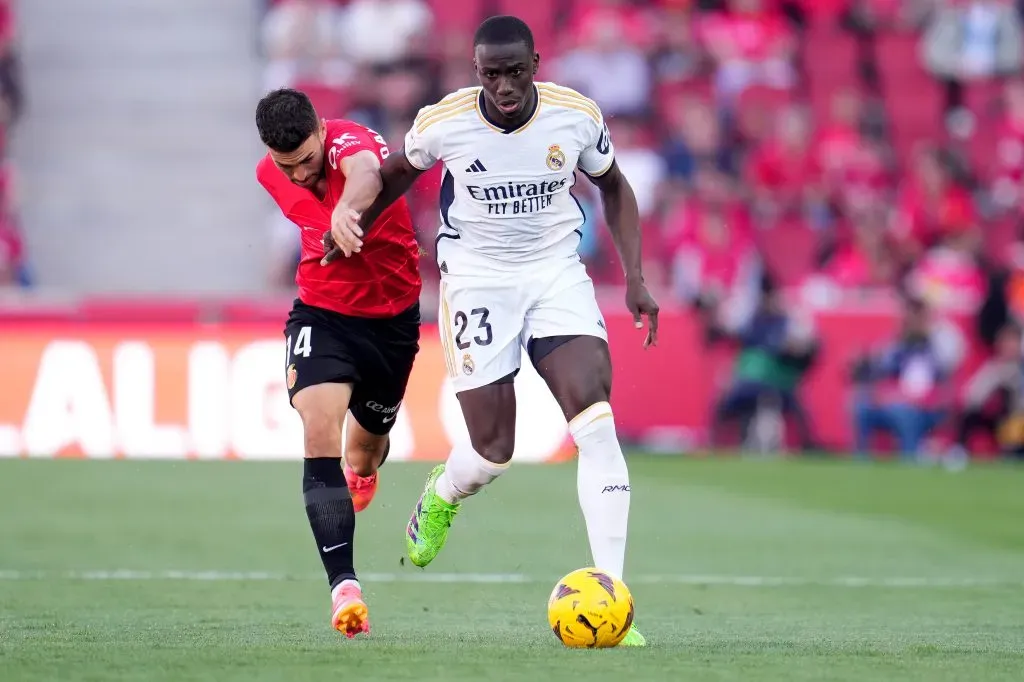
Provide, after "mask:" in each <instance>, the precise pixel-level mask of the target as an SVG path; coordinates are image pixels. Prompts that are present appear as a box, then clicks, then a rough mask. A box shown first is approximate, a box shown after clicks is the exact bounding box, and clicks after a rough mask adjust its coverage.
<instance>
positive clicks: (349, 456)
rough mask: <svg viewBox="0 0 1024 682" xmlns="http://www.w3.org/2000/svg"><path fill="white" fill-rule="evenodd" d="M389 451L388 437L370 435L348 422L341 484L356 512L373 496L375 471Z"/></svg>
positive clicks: (377, 480) (377, 479)
mask: <svg viewBox="0 0 1024 682" xmlns="http://www.w3.org/2000/svg"><path fill="white" fill-rule="evenodd" d="M390 447H391V440H390V437H389V436H388V435H386V434H385V435H378V434H375V433H370V432H369V431H367V430H366V429H364V428H363V427H362V426H360V425H359V422H357V421H356V420H355V419H350V420H349V422H348V438H347V442H346V444H345V480H346V481H347V482H348V489H349V492H351V493H352V504H353V505H354V507H355V510H356V511H357V512H361V511H363V510H364V509H366V508H367V507H368V506H369V504H370V502H371V501H372V500H373V497H374V495H376V494H377V486H378V482H379V476H378V474H377V469H378V468H379V467H380V465H381V464H382V463H383V462H384V460H385V459H387V456H388V451H389V449H390Z"/></svg>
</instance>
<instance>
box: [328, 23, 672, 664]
mask: <svg viewBox="0 0 1024 682" xmlns="http://www.w3.org/2000/svg"><path fill="white" fill-rule="evenodd" d="M473 61H474V68H475V70H476V74H477V77H478V78H479V80H480V87H473V88H465V89H463V90H459V91H457V92H455V93H452V94H451V95H449V96H447V97H445V98H444V99H442V100H441V101H440V102H439V103H437V104H435V105H433V106H428V107H425V108H424V109H422V110H420V112H419V115H418V116H417V117H416V120H415V122H414V124H413V126H412V129H411V130H409V133H408V134H407V135H406V138H405V148H404V149H403V150H402V151H401V152H398V153H393V154H391V155H390V156H389V158H388V159H386V160H385V162H384V164H383V166H382V168H381V178H382V180H383V189H382V190H381V193H380V195H379V196H378V197H377V200H376V201H375V202H374V204H373V205H372V206H371V207H370V208H369V209H367V210H366V211H365V212H364V213H363V214H362V215H361V216H359V215H355V214H353V215H352V216H351V220H350V222H349V225H348V234H345V230H344V229H342V230H336V231H335V235H334V237H335V240H334V242H335V244H336V248H335V249H334V250H333V251H332V252H331V253H329V254H328V255H327V256H326V260H330V259H333V258H335V257H337V256H338V255H339V253H345V254H350V253H353V252H357V251H360V249H361V247H362V239H361V238H362V236H363V235H364V234H365V232H366V230H368V229H369V226H370V225H372V224H373V222H374V220H375V219H376V217H377V216H379V215H380V213H381V212H382V211H383V210H384V209H385V208H386V207H387V206H388V205H390V204H391V203H392V202H394V201H395V200H397V199H398V197H400V196H402V194H404V193H405V192H406V191H407V190H408V189H409V188H410V187H411V186H412V184H413V181H415V179H416V178H417V177H418V176H419V175H420V174H421V173H423V172H424V171H426V170H427V169H429V168H430V167H431V166H433V165H434V164H435V163H437V162H439V161H440V162H442V163H443V164H444V170H445V172H444V180H443V181H442V184H441V192H440V206H441V222H442V224H441V227H440V230H439V231H438V235H437V240H436V242H437V262H438V266H439V268H440V270H441V302H440V313H439V317H438V325H439V328H440V334H441V342H442V346H443V348H444V351H445V360H446V362H447V368H448V375H449V376H450V377H451V379H452V382H453V384H454V387H455V390H456V392H457V394H458V398H459V402H460V404H461V406H462V412H463V415H464V416H465V419H466V424H467V426H468V428H469V435H470V445H468V446H457V447H456V448H455V449H454V450H453V451H452V453H451V454H450V456H449V457H448V461H447V462H446V463H445V464H441V465H439V466H437V467H436V468H435V469H434V470H433V471H432V472H431V473H430V476H429V477H428V479H427V483H426V487H425V489H424V492H423V495H422V496H421V497H420V499H419V502H418V503H417V505H416V508H415V510H414V512H413V515H412V518H411V519H410V521H409V525H408V527H407V538H406V540H407V545H408V552H409V557H410V559H411V560H412V562H413V563H414V564H416V565H417V566H426V565H427V564H428V563H430V562H431V561H432V560H433V559H434V557H435V556H437V554H438V552H439V551H440V550H441V548H442V547H443V546H444V543H445V540H446V539H447V537H448V530H449V528H450V526H451V523H452V520H453V519H454V518H455V515H456V514H457V513H458V511H459V509H460V508H461V503H462V500H464V499H465V498H467V497H469V496H471V495H473V494H475V493H476V492H477V491H479V490H480V489H481V488H482V487H483V486H485V485H487V484H488V483H490V482H491V481H493V480H494V479H496V478H498V477H499V476H500V475H501V474H502V473H504V472H505V470H506V469H507V468H508V464H509V461H510V460H511V459H512V451H513V448H514V445H515V442H514V441H515V423H516V422H515V419H516V416H515V413H516V399H515V389H514V385H513V379H514V378H515V375H516V373H517V372H518V371H519V366H520V360H521V357H522V350H521V349H522V348H523V347H525V348H526V349H527V351H528V354H529V356H530V359H531V361H532V362H533V364H534V366H535V367H536V369H537V372H538V373H539V374H540V376H541V377H542V378H543V379H544V380H545V381H546V382H547V385H548V387H549V388H550V389H551V392H552V393H553V394H554V397H555V399H556V400H557V401H558V404H559V406H560V407H561V409H562V411H563V412H564V414H565V418H566V419H567V420H568V422H569V431H570V433H571V434H572V437H573V439H574V441H575V443H576V446H577V448H578V449H579V462H578V475H577V488H578V493H579V500H580V506H581V507H582V510H583V515H584V517H585V519H586V524H587V535H588V538H589V540H590V549H591V553H592V555H593V560H594V565H595V566H596V567H597V568H599V569H601V570H603V571H606V572H608V573H610V574H612V575H614V576H616V577H620V578H621V577H622V572H623V564H624V560H625V550H626V527H627V519H628V516H629V498H630V488H629V473H628V471H627V468H626V460H625V458H624V457H623V455H622V448H621V447H620V445H619V441H618V437H617V436H616V433H615V421H614V419H613V417H612V409H611V406H610V404H609V402H608V401H609V398H610V394H611V376H612V373H611V360H610V357H609V353H608V342H607V332H606V330H605V324H604V320H603V318H602V315H601V311H600V309H599V308H598V305H597V300H596V297H595V294H594V286H593V283H592V282H591V280H590V277H589V276H588V275H587V272H586V268H585V267H584V265H583V263H582V262H581V261H580V257H579V255H578V254H577V247H578V246H579V243H580V239H581V236H582V233H581V232H580V229H581V227H582V225H583V221H584V216H583V211H582V209H581V208H580V205H579V203H577V201H576V199H575V198H574V197H573V196H572V194H571V192H570V190H571V189H572V186H573V184H574V183H575V182H576V174H575V171H576V170H577V169H578V170H580V171H582V173H583V174H584V175H585V176H586V177H587V178H588V179H589V180H590V181H591V182H593V183H594V184H595V185H596V186H597V187H598V189H599V190H600V193H601V199H602V203H603V206H604V214H605V219H606V222H607V223H608V227H609V229H610V231H611V233H612V236H613V238H614V241H615V244H616V247H617V248H618V251H619V254H620V256H621V258H622V261H623V265H624V268H625V271H626V281H627V286H626V306H627V307H628V308H629V310H630V312H631V313H632V314H633V318H634V322H635V325H636V327H637V328H638V329H642V328H643V322H642V316H646V317H647V318H648V330H647V334H646V337H645V339H644V346H645V347H647V346H651V345H654V344H655V343H656V341H657V331H658V305H657V303H655V301H654V299H653V298H652V297H651V295H650V293H649V292H648V291H647V287H646V286H645V284H644V279H643V273H642V269H641V249H640V221H639V213H638V210H637V204H636V197H635V196H634V194H633V190H632V188H631V187H630V186H629V183H628V182H627V181H626V179H625V177H623V175H622V173H621V172H620V171H619V167H618V165H617V164H616V163H615V153H614V148H613V146H612V142H611V139H610V137H609V134H608V128H607V126H606V125H605V122H604V118H603V117H602V114H601V110H600V108H599V107H598V106H597V104H595V103H594V102H593V101H592V100H590V99H587V98H586V97H584V96H582V95H580V94H579V93H577V92H575V91H574V90H571V89H569V88H564V87H560V86H558V85H554V84H552V83H542V82H534V80H533V78H534V75H535V74H536V71H537V67H538V65H539V63H540V57H539V55H538V54H537V53H536V52H535V51H534V43H533V35H532V33H531V32H530V29H529V27H528V26H527V25H526V24H525V23H524V22H523V21H521V20H520V19H517V18H515V17H509V16H498V17H492V18H490V19H488V20H487V21H485V22H484V23H483V24H481V25H480V27H479V28H478V29H477V32H476V35H475V37H474V60H473ZM335 244H330V245H329V246H335ZM367 255H368V254H367ZM645 643H646V642H645V640H644V638H643V636H642V635H641V634H640V633H639V632H638V631H637V630H636V628H635V627H633V628H632V629H631V630H630V632H629V633H628V634H627V636H626V638H625V639H624V640H623V641H622V644H623V645H625V646H644V644H645Z"/></svg>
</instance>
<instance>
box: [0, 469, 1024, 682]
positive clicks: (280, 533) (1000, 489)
mask: <svg viewBox="0 0 1024 682" xmlns="http://www.w3.org/2000/svg"><path fill="white" fill-rule="evenodd" d="M426 471H427V468H426V467H424V466H421V465H412V464H389V465H388V466H387V467H386V468H385V469H384V472H383V476H384V483H383V487H382V490H381V492H380V494H379V495H378V498H377V500H375V502H374V505H373V506H372V507H371V508H370V510H368V511H367V512H366V513H365V514H362V515H360V517H359V527H358V536H357V552H356V559H357V563H358V565H359V567H360V569H361V570H362V571H363V573H364V587H365V588H366V591H367V599H368V602H369V604H370V608H371V616H372V620H373V627H374V630H373V634H372V636H371V637H370V638H367V639H364V640H356V641H347V640H344V638H342V637H340V636H338V635H337V634H336V633H334V632H333V631H332V630H331V629H330V627H329V625H328V610H329V608H328V607H329V604H328V595H327V590H326V582H325V580H324V578H323V576H322V573H321V569H320V566H319V562H318V560H317V557H316V552H315V550H314V546H313V542H312V539H311V537H310V535H309V530H308V528H307V526H306V522H305V516H304V512H303V510H302V505H301V501H300V500H301V494H300V467H299V466H298V465H297V464H282V463H274V464H260V463H198V462H197V463H167V462H72V461H60V462H50V461H0V680H3V681H4V682H8V681H11V682H13V681H20V680H60V681H61V682H64V681H69V680H97V681H99V680H103V681H104V682H107V681H112V680H132V681H145V682H150V681H154V680H175V681H179V680H210V681H211V682H212V681H216V682H226V681H232V680H239V681H245V682H255V681H257V680H267V681H271V680H287V681H292V680H318V681H323V680H327V679H345V680H354V681H358V682H362V681H375V680H388V681H395V680H418V681H426V680H445V681H447V682H458V681H461V680H530V681H531V682H547V681H549V680H559V681H560V680H587V681H590V680H594V681H597V680H621V679H623V678H626V677H628V678H630V679H632V680H687V681H690V680H693V681H702V680H709V681H710V680H714V681H723V682H724V681H732V680H736V681H740V680H743V681H744V682H746V681H748V680H757V681H758V682H774V681H776V680H778V681H784V682H798V681H805V680H806V681H808V682H811V681H814V682H820V681H825V680H829V681H832V680H835V681H838V680H849V681H851V682H873V681H876V680H900V681H907V680H911V681H912V680H920V681H922V682H945V681H950V682H953V681H956V682H964V681H968V682H987V681H989V680H1008V681H1009V680H1014V681H1015V682H1016V681H1019V680H1021V679H1024V470H1021V469H1015V468H1012V467H1002V466H989V467H982V468H975V469H970V470H968V471H966V472H964V473H962V474H957V475H954V474H948V473H946V472H944V471H940V470H930V469H914V468H902V467H899V466H896V465H864V464H854V463H842V462H785V461H770V462H762V461H748V460H738V459H728V460H721V459H719V460H682V459H676V458H641V457H635V458H633V459H632V460H631V474H632V486H633V491H634V494H633V510H632V518H631V536H630V554H629V559H628V567H627V575H626V578H627V584H630V583H631V588H632V591H633V593H634V597H635V599H636V603H637V623H638V625H639V626H640V627H641V629H642V631H643V632H644V633H645V634H646V635H647V637H648V640H649V641H650V643H651V646H650V647H649V648H648V649H646V650H608V651H570V650H566V649H563V648H562V647H561V645H559V644H558V642H557V641H556V640H555V638H554V637H553V636H552V635H551V633H550V631H549V630H548V629H547V623H546V618H545V603H546V599H547V596H548V594H549V593H550V591H551V588H552V586H553V584H554V582H555V580H556V579H557V578H558V577H559V576H561V575H562V574H564V573H567V572H568V571H570V570H572V569H574V568H578V567H580V566H584V565H587V564H588V563H589V558H588V553H587V548H586V542H585V534H584V530H583V523H582V519H581V517H580V514H579V508H578V506H577V501H576V485H575V469H574V466H573V465H564V466H563V465H559V466H554V467H539V466H520V467H514V468H513V469H512V470H511V471H510V472H509V473H508V474H507V475H506V476H505V477H503V478H502V480H500V481H498V482H497V483H496V484H495V485H494V486H492V488H491V489H489V490H488V491H486V492H485V493H484V494H482V495H481V496H479V498H477V499H474V500H472V501H471V502H469V503H467V505H466V507H465V509H464V511H463V513H462V514H461V515H460V516H459V518H458V521H457V525H456V527H455V528H454V529H453V531H452V536H451V539H450V540H449V544H448V547H446V548H445V551H444V552H443V553H442V554H441V556H440V557H439V558H438V559H437V561H435V562H434V564H432V565H431V566H430V568H429V569H427V571H425V572H422V571H419V570H418V569H413V568H411V567H410V566H408V565H402V562H401V557H402V556H403V553H404V540H403V533H404V527H405V522H406V520H407V516H408V512H409V510H410V509H411V506H412V504H413V503H414V502H415V499H416V497H417V495H418V491H419V488H420V486H421V484H422V479H423V477H424V476H425V475H426ZM113 570H126V571H138V572H140V573H138V574H135V575H134V577H130V576H129V577H128V578H126V579H117V580H114V579H95V577H96V576H92V577H91V578H90V576H89V575H88V573H87V572H88V571H113ZM171 570H180V571H187V572H190V573H189V575H194V574H195V573H196V572H199V571H221V572H225V571H234V572H266V573H267V575H265V576H263V578H264V579H261V580H244V579H231V580H223V579H222V580H205V581H204V580H183V579H168V578H166V577H165V576H166V571H171ZM467 574H485V575H484V576H476V578H477V579H478V580H479V579H480V578H481V577H486V576H487V575H490V576H494V575H497V574H516V576H515V577H516V578H517V580H519V581H520V582H511V583H510V582H506V583H489V584H488V583H479V582H476V583H472V582H466V580H465V579H460V576H462V578H465V577H466V576H467ZM432 576H433V580H434V581H430V580H431V577H432ZM701 576H706V578H702V577H701ZM101 577H102V576H101ZM107 577H109V576H107ZM222 577H223V576H222ZM730 577H739V578H744V577H745V578H747V579H748V580H747V581H746V582H747V583H749V584H743V581H742V580H739V581H737V580H730ZM438 578H443V579H448V580H452V581H457V582H437V579H438ZM852 578H858V579H863V582H864V585H862V586H859V587H858V586H854V584H853V582H852V581H851V579H852ZM773 579H778V580H777V581H776V582H773V581H772V580H773ZM901 579H908V580H909V579H916V580H919V581H920V582H919V583H916V584H915V583H903V582H900V580H901Z"/></svg>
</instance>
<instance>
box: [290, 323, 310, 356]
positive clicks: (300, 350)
mask: <svg viewBox="0 0 1024 682" xmlns="http://www.w3.org/2000/svg"><path fill="white" fill-rule="evenodd" d="M312 336H313V328H312V327H301V328H300V329H299V333H298V334H297V335H296V336H295V347H294V348H292V337H291V335H289V336H288V338H287V339H286V340H285V349H284V350H285V358H284V361H285V364H288V363H290V362H291V361H292V358H293V357H296V358H297V357H303V358H308V357H309V354H310V353H312V352H313V343H312Z"/></svg>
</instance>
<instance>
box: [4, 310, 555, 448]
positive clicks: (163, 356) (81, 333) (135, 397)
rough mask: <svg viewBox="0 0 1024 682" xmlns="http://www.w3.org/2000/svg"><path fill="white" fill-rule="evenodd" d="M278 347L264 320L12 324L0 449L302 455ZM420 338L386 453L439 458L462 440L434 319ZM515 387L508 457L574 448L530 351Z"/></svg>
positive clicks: (276, 337)
mask: <svg viewBox="0 0 1024 682" xmlns="http://www.w3.org/2000/svg"><path fill="white" fill-rule="evenodd" d="M284 343H285V341H284V339H283V338H282V337H281V336H280V333H279V331H278V330H277V329H275V328H273V327H269V326H245V327H234V326H223V327H212V328H204V327H200V326H192V325H184V326H175V325H170V326H168V327H166V328H163V327H154V326H145V327H139V328H136V327H132V326H131V325H116V326H115V325H106V326H104V325H95V326H84V327H78V328H71V327H61V328H58V329H48V328H46V327H45V326H39V327H31V326H29V327H22V328H19V329H18V330H17V331H14V332H6V333H4V334H3V335H0V376H3V377H4V382H3V383H4V390H3V391H2V392H0V456H5V457H19V456H20V457H89V458H121V457H127V458H169V459H176V458H188V459H254V460H260V459H297V458H299V457H301V456H302V449H301V448H302V425H301V422H300V421H299V419H298V416H297V415H296V414H295V411H294V410H292V408H291V407H290V406H289V405H288V396H287V393H286V391H285V386H284V384H285V367H284V366H282V361H281V360H282V356H283V352H282V349H283V348H284ZM420 346H421V350H420V354H419V356H418V357H417V361H416V368H415V370H414V371H413V375H412V377H411V379H410V382H409V388H408V392H407V395H406V399H405V401H404V403H403V405H402V407H401V409H400V410H399V411H398V413H397V416H396V418H395V426H394V430H393V431H392V438H393V442H392V449H391V455H390V456H391V457H392V458H394V459H428V460H440V459H444V458H445V457H447V455H448V452H449V450H450V448H451V445H452V443H453V442H457V441H460V440H464V439H467V438H468V435H467V433H466V426H465V422H464V421H463V419H462V413H461V411H460V409H459V405H458V401H457V399H456V398H455V394H454V392H453V391H452V390H451V387H450V386H449V384H448V379H447V377H446V374H445V360H444V357H443V355H442V351H441V346H440V343H439V342H438V340H437V333H436V330H435V329H433V328H429V327H425V328H424V329H423V338H422V340H421V342H420ZM524 359H525V358H524ZM516 388H517V393H518V405H517V410H518V415H519V419H518V423H519V428H518V429H517V432H516V459H517V460H523V461H536V462H542V461H549V460H555V459H560V458H562V457H564V456H568V455H569V454H570V452H571V447H570V446H569V440H568V433H567V427H566V424H565V420H564V419H563V418H562V416H561V413H560V411H559V409H558V407H557V405H556V404H555V402H554V399H553V398H552V397H551V394H550V392H548V390H547V387H546V386H544V384H543V382H542V381H541V379H540V377H539V376H537V374H536V372H534V371H533V369H532V367H531V366H530V363H529V361H528V360H526V361H525V362H524V363H523V371H521V372H520V375H519V377H517V379H516Z"/></svg>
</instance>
